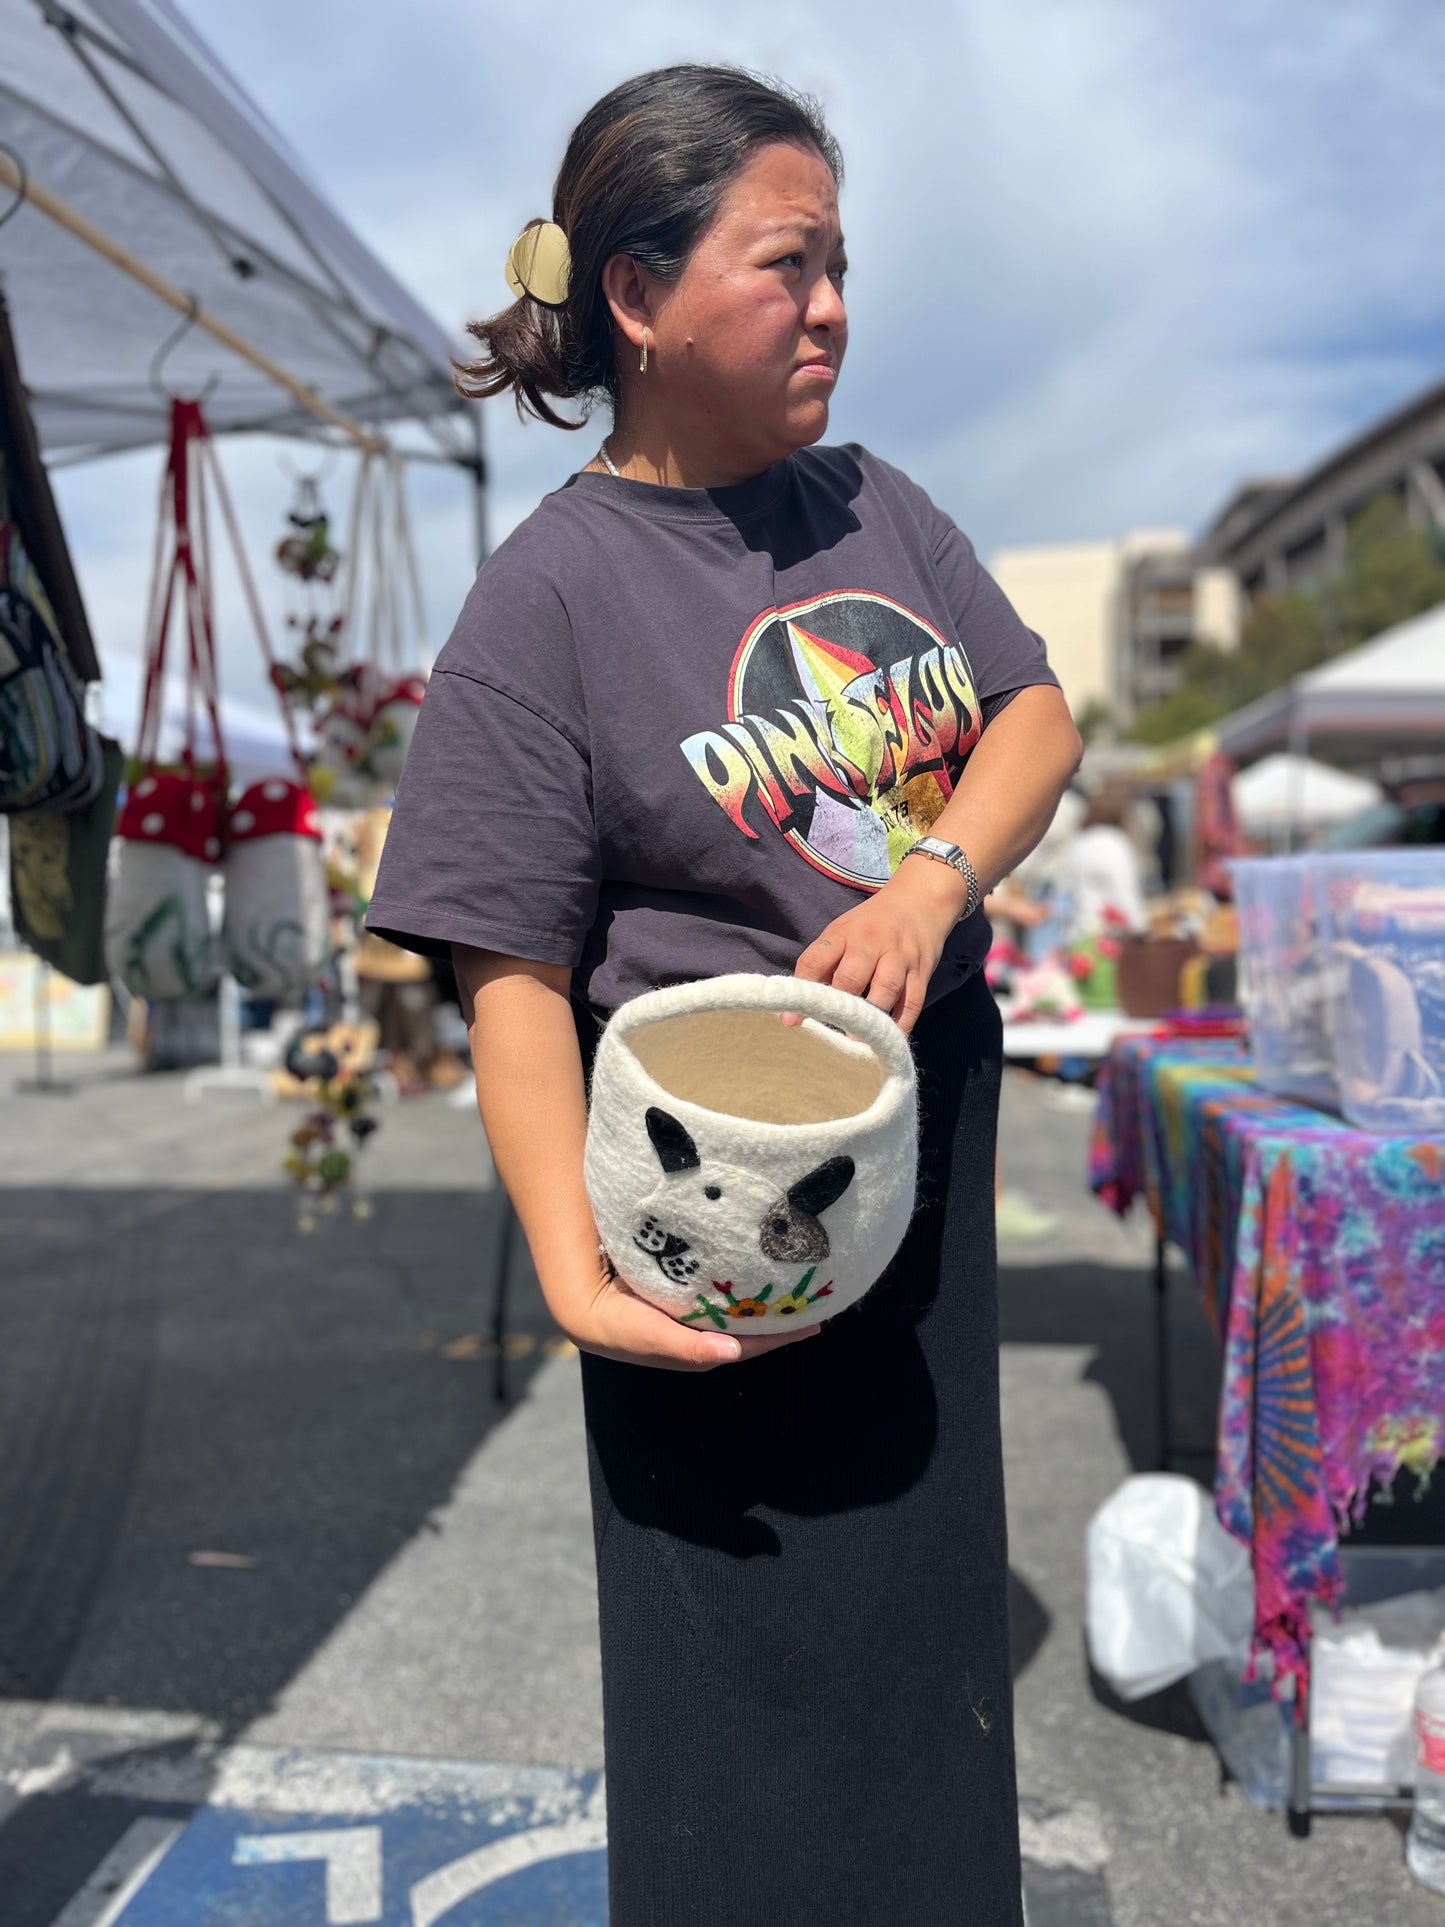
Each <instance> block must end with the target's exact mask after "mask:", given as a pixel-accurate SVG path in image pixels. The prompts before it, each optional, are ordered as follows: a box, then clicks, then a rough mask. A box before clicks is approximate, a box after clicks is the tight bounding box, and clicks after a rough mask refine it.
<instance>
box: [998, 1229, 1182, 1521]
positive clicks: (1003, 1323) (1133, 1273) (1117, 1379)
mask: <svg viewBox="0 0 1445 1927" xmlns="http://www.w3.org/2000/svg"><path fill="white" fill-rule="evenodd" d="M998 1289H999V1337H1000V1341H1001V1342H1002V1343H1003V1344H1005V1345H1078V1346H1090V1347H1092V1348H1093V1354H1094V1355H1093V1357H1092V1358H1091V1359H1090V1360H1089V1362H1088V1364H1087V1365H1086V1366H1085V1367H1084V1370H1083V1374H1082V1376H1083V1379H1084V1381H1085V1383H1087V1384H1092V1385H1098V1386H1100V1387H1101V1388H1102V1390H1103V1391H1104V1392H1105V1393H1106V1394H1107V1395H1108V1398H1109V1401H1110V1403H1111V1404H1112V1406H1113V1408H1114V1420H1115V1424H1116V1426H1117V1428H1118V1433H1119V1440H1120V1443H1121V1444H1122V1446H1123V1448H1124V1451H1125V1453H1126V1455H1127V1457H1128V1460H1129V1467H1130V1470H1131V1471H1134V1472H1153V1471H1157V1470H1158V1439H1157V1433H1156V1425H1155V1409H1154V1398H1155V1391H1154V1387H1155V1361H1154V1287H1153V1282H1152V1279H1151V1277H1150V1275H1149V1273H1148V1272H1147V1271H1146V1270H1141V1269H1138V1268H1132V1267H1125V1266H1121V1265H1107V1264H1094V1263H1070V1262H1067V1261H1065V1262H1061V1263H1057V1264H1047V1263H1044V1264H1038V1265H1032V1266H1030V1265H1020V1264H1018V1263H1016V1262H1011V1263H1009V1264H1006V1265H1003V1266H1001V1267H1000V1269H999V1278H998ZM1168 1299H1169V1373H1170V1380H1171V1399H1170V1405H1171V1410H1172V1414H1173V1417H1172V1431H1173V1438H1174V1441H1175V1443H1176V1445H1177V1446H1179V1447H1180V1448H1182V1450H1181V1452H1180V1456H1179V1457H1178V1459H1177V1460H1176V1461H1175V1463H1174V1464H1173V1466H1172V1467H1171V1469H1172V1470H1174V1471H1180V1472H1188V1473H1190V1474H1191V1475H1192V1476H1194V1477H1196V1478H1198V1479H1200V1480H1201V1481H1202V1482H1203V1483H1204V1484H1206V1485H1207V1484H1209V1483H1210V1481H1211V1480H1212V1478H1213V1461H1214V1443H1213V1441H1214V1422H1215V1413H1216V1411H1217V1409H1218V1405H1219V1382H1220V1357H1219V1343H1218V1340H1217V1339H1216V1338H1215V1336H1214V1332H1213V1329H1212V1328H1211V1326H1210V1324H1209V1321H1208V1319H1207V1318H1206V1317H1205V1316H1204V1313H1203V1311H1202V1310H1201V1308H1200V1305H1199V1302H1198V1300H1197V1299H1196V1298H1195V1296H1194V1292H1193V1290H1192V1288H1191V1286H1190V1283H1189V1280H1188V1278H1187V1277H1186V1276H1185V1275H1184V1273H1183V1272H1182V1271H1180V1270H1178V1269H1177V1268H1176V1269H1173V1270H1171V1273H1170V1279H1169V1294H1168Z"/></svg>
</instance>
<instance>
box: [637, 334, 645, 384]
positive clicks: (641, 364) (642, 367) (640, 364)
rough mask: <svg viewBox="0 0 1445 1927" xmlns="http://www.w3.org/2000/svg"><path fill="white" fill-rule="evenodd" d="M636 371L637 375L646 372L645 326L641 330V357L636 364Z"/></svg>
mask: <svg viewBox="0 0 1445 1927" xmlns="http://www.w3.org/2000/svg"><path fill="white" fill-rule="evenodd" d="M637 372H638V374H639V375H645V374H646V373H647V330H646V328H644V329H643V331H642V359H641V360H640V361H639V362H638V364H637Z"/></svg>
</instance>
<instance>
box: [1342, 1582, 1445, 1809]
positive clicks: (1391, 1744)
mask: <svg viewBox="0 0 1445 1927" xmlns="http://www.w3.org/2000/svg"><path fill="white" fill-rule="evenodd" d="M1313 1633H1314V1636H1313V1639H1312V1640H1311V1642H1310V1744H1311V1747H1312V1749H1313V1757H1314V1777H1315V1779H1316V1780H1317V1781H1318V1782H1319V1783H1321V1784H1322V1785H1323V1786H1325V1787H1329V1786H1330V1785H1332V1784H1348V1785H1351V1786H1379V1787H1390V1786H1412V1785H1413V1784H1414V1780H1415V1733H1414V1726H1413V1719H1414V1711H1415V1688H1416V1687H1417V1686H1418V1685H1419V1683H1420V1675H1421V1674H1422V1673H1423V1672H1424V1671H1425V1669H1426V1667H1427V1666H1429V1664H1430V1662H1431V1660H1432V1659H1433V1657H1434V1654H1435V1649H1436V1646H1437V1644H1438V1643H1439V1641H1440V1640H1441V1638H1442V1637H1445V1588H1441V1589H1439V1590H1437V1591H1434V1592H1413V1593H1404V1594H1400V1595H1397V1596H1396V1597H1395V1598H1393V1599H1382V1600H1378V1601H1376V1602H1375V1603H1374V1604H1372V1605H1368V1606H1356V1607H1354V1608H1352V1609H1351V1610H1349V1611H1347V1612H1343V1613H1341V1614H1340V1616H1339V1618H1338V1619H1336V1618H1335V1617H1334V1616H1333V1614H1331V1613H1330V1612H1328V1611H1327V1610H1319V1611H1316V1612H1315V1614H1314V1615H1313Z"/></svg>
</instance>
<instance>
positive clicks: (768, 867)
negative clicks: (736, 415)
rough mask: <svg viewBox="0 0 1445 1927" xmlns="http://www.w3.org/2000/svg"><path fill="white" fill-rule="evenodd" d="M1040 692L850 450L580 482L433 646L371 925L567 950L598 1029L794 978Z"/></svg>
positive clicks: (962, 582)
mask: <svg viewBox="0 0 1445 1927" xmlns="http://www.w3.org/2000/svg"><path fill="white" fill-rule="evenodd" d="M1056 680H1057V679H1056V678H1055V676H1054V675H1053V672H1052V671H1051V670H1050V669H1049V667H1048V663H1047V661H1046V659H1045V655H1044V647H1043V644H1042V642H1040V640H1039V638H1038V637H1037V636H1035V635H1034V634H1033V633H1032V632H1031V631H1030V630H1028V629H1026V628H1025V627H1024V625H1023V623H1022V622H1021V621H1020V620H1019V618H1018V616H1017V615H1016V614H1015V613H1014V611H1013V609H1012V608H1011V607H1010V605H1009V603H1008V602H1007V601H1006V599H1005V598H1004V596H1003V593H1002V591H1001V590H1000V589H999V588H998V585H997V584H996V583H995V582H994V581H993V579H992V577H991V576H989V574H988V573H987V571H986V570H985V569H984V568H983V567H982V565H981V564H980V563H979V560H978V557H977V556H976V554H975V553H974V549H973V545H972V543H970V542H969V540H968V538H967V536H965V535H963V534H961V533H960V531H959V530H958V529H957V528H956V527H955V525H954V524H953V523H952V522H951V521H950V520H949V518H948V517H947V516H946V515H944V514H943V513H942V512H941V511H940V510H938V509H937V508H935V507H934V505H933V503H932V502H931V501H930V500H929V499H928V497H927V496H926V495H925V494H924V493H923V491H922V490H921V489H919V488H917V487H916V486H915V485H914V484H913V483H912V482H910V481H909V480H908V479H907V477H906V476H904V475H902V474H900V473H899V471H898V470H897V469H895V468H891V467H890V466H889V465H888V464H887V463H886V462H882V461H879V460H878V458H877V457H876V456H873V455H870V454H868V452H867V451H866V450H865V449H862V448H858V447H855V446H848V447H842V448H813V449H805V450H803V451H801V452H799V453H798V454H796V455H793V456H790V457H789V458H788V459H787V460H786V461H782V462H779V463H777V464H776V465H775V466H774V467H772V468H770V469H768V470H767V471H766V472H765V473H764V474H762V475H759V476H756V477H755V478H754V479H753V480H751V481H749V482H744V483H742V484H740V485H739V486H738V487H736V488H725V489H675V488H655V487H653V486H651V485H650V484H649V483H646V482H631V481H622V480H618V479H617V478H616V477H614V476H611V475H596V474H584V475H574V476H573V477H572V479H571V481H569V482H568V483H567V484H566V486H565V487H563V488H561V489H559V490H558V491H557V492H556V494H554V495H549V496H547V497H546V499H545V500H544V501H543V502H542V503H541V504H540V506H539V507H538V508H537V510H536V511H535V513H534V514H532V515H531V516H529V517H528V519H527V520H526V521H525V522H524V523H523V524H522V525H521V527H520V528H519V529H517V530H516V532H515V533H514V534H513V535H512V536H510V537H509V538H508V540H507V541H506V542H505V543H503V545H502V546H501V548H499V549H498V550H497V552H496V554H495V555H493V556H492V557H491V559H490V560H489V561H488V562H487V563H486V564H485V565H484V566H483V568H482V569H481V571H480V573H479V574H478V576H477V580H476V583H475V585H474V586H473V588H472V591H471V593H470V594H469V595H468V597H467V600H466V604H465V606H464V608H463V610H462V613H461V616H460V618H459V619H458V622H457V626H456V628H455V630H454V631H453V633H452V636H451V639H450V641H449V642H448V643H447V645H446V647H445V648H444V649H443V650H442V653H441V655H440V656H439V657H438V659H437V664H436V669H435V671H434V672H433V675H432V678H431V682H430V685H429V686H428V689H427V693H426V700H425V701H424V702H423V704H422V709H421V716H420V720H419V721H418V724H417V729H416V735H415V738H414V739H413V742H412V745H411V750H410V753H409V754H408V757H407V761H406V769H405V773H404V775H403V778H402V781H401V785H400V788H399V790H398V793H397V799H396V812H395V815H394V817H393V820H392V825H391V830H390V833H389V835H388V837H387V842H386V849H385V852H384V855H383V858H382V863H381V870H380V875H379V876H378V879H377V886H376V892H375V894H374V896H373V897H372V901H371V908H370V911H369V914H368V917H367V922H368V925H369V926H370V928H371V929H373V930H377V931H379V932H380V933H381V934H382V935H383V936H386V937H390V938H391V939H392V940H393V941H394V942H396V943H400V944H404V945H406V946H408V947H409V948H412V949H416V950H423V951H432V952H437V953H442V954H444V953H445V952H446V949H447V946H448V945H449V944H451V943H463V944H473V945H476V946H477V947H478V948H481V949H485V950H498V951H503V952H506V953H507V954H509V955H512V956H517V957H527V958H532V959H535V960H536V961H538V962H542V963H554V964H569V965H572V966H573V967H574V968H575V970H576V973H577V974H576V978H575V984H576V988H577V991H578V992H579V993H580V995H581V996H583V997H584V998H585V999H586V1001H587V1002H588V1003H590V1004H591V1006H592V1008H593V1009H594V1010H595V1011H596V1012H597V1013H598V1014H599V1015H602V1016H606V1015H607V1014H608V1013H610V1012H611V1011H613V1010H615V1009H616V1008H617V1006H618V1005H619V1004H621V1003H623V1002H625V1001H626V1000H627V999H628V998H629V997H633V996H636V995H637V994H638V993H639V992H641V991H644V990H651V989H655V988H657V987H658V986H660V985H664V984H674V983H682V982H688V981H691V980H692V979H694V978H697V977H711V976H718V975H720V974H722V973H723V972H725V971H731V970H760V971H771V972H780V973H782V972H791V970H792V968H793V965H794V963H795V962H796V960H797V957H798V954H799V952H800V951H801V950H802V949H803V948H804V947H805V946H806V945H807V944H809V943H811V941H812V940H813V938H814V937H816V936H817V935H818V933H819V932H820V931H821V930H822V929H823V927H824V925H825V924H827V923H829V922H831V921H832V919H833V918H834V917H837V916H839V915H841V914H842V913H843V912H844V911H845V910H848V909H850V908H851V907H852V906H853V905H854V904H856V903H858V902H859V900H860V897H861V896H862V895H863V894H864V893H867V892H870V891H873V890H877V889H878V888H879V887H880V886H881V885H882V884H884V883H886V882H887V880H888V878H889V876H890V875H891V874H892V872H893V871H894V870H895V869H896V868H897V866H898V863H899V860H900V859H901V857H902V856H903V853H904V851H905V850H906V849H907V848H908V846H909V845H910V844H911V843H912V842H913V841H914V840H915V839H916V838H917V837H919V836H922V835H925V834H926V833H927V831H928V828H929V826H930V824H932V822H933V821H934V819H935V818H936V817H937V815H938V813H939V812H940V810H942V808H943V806H944V804H945V802H946V801H947V799H948V797H949V795H950V794H951V792H952V785H953V782H954V781H955V779H956V778H957V776H958V773H959V771H960V770H961V768H962V767H963V764H964V763H965V762H966V760H967V758H968V754H969V752H970V750H971V749H972V748H973V746H974V744H975V743H976V742H977V741H978V737H979V733H980V730H981V729H982V728H985V727H987V725H988V724H989V723H990V722H991V721H992V719H993V718H994V717H995V716H996V715H997V714H998V712H999V711H1000V710H1001V709H1002V708H1003V707H1004V705H1005V704H1006V703H1007V702H1008V700H1009V699H1010V698H1011V697H1012V696H1014V695H1016V694H1017V692H1018V691H1019V690H1020V689H1024V688H1027V687H1028V686H1029V685H1031V684H1035V683H1049V684H1056ZM960 841H962V842H963V844H964V846H965V848H966V847H967V841H968V839H967V833H966V831H965V833H964V835H963V836H962V838H961V839H960ZM988 940H989V934H988V926H987V923H986V922H985V920H984V917H983V915H982V913H981V912H980V913H977V914H975V915H974V916H972V917H970V918H969V919H968V920H967V922H966V923H963V924H961V925H960V926H959V927H958V929H956V930H955V931H954V932H953V934H952V936H951V937H950V939H949V943H948V946H947V949H946V951H945V955H944V959H943V961H942V962H941V963H940V965H939V967H938V971H937V973H936V974H935V977H934V981H933V984H932V986H931V987H930V998H931V999H932V998H936V997H938V996H940V995H941V994H943V993H944V992H945V991H947V990H951V989H953V988H954V987H956V986H957V985H958V984H960V983H962V982H963V981H964V980H965V979H966V978H967V977H968V976H969V975H970V974H971V973H972V972H973V971H974V970H975V969H976V968H977V967H978V965H979V963H980V961H981V960H982V957H983V955H984V953H985V951H986V949H987V947H988Z"/></svg>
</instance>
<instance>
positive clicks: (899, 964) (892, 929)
mask: <svg viewBox="0 0 1445 1927" xmlns="http://www.w3.org/2000/svg"><path fill="white" fill-rule="evenodd" d="M967 899H968V885H967V883H966V882H965V880H964V879H963V878H962V877H961V876H959V875H958V873H957V872H956V871H955V870H951V869H950V868H949V867H948V865H947V864H946V863H936V862H935V861H934V860H933V859H932V858H931V857H926V856H917V857H914V858H912V859H911V860H909V861H905V862H903V863H900V864H899V866H898V868H897V870H896V871H895V872H894V873H893V875H892V877H890V879H889V880H888V882H887V883H885V884H884V886H883V888H882V889H881V890H880V891H878V893H877V895H876V896H872V897H869V898H868V899H867V901H866V902H864V903H860V904H859V905H858V907H857V908H856V909H854V910H847V911H845V912H844V913H843V915H842V916H841V917H835V918H834V919H833V921H832V922H831V923H830V924H829V925H828V927H827V928H826V930H824V931H823V932H822V934H821V935H820V936H818V937H816V938H815V939H814V940H813V942H812V943H810V944H809V945H808V947H807V949H806V950H805V951H804V952H803V954H802V956H801V957H799V959H798V962H797V966H796V968H795V969H794V972H793V974H794V976H795V977H803V978H806V979H807V980H808V982H810V983H815V984H832V985H833V986H834V988H835V989H837V990H846V991H849V992H851V993H852V994H853V995H854V996H856V997H866V998H867V999H868V1002H869V1003H870V1004H876V1005H877V1006H878V1008H879V1009H880V1010H886V1011H887V1012H888V1013H889V1014H890V1016H892V1018H893V1019H894V1021H895V1022H896V1023H897V1024H898V1026H899V1028H900V1029H902V1030H904V1031H910V1030H912V1028H913V1026H914V1024H915V1023H916V1021H917V1019H918V1013H919V1012H920V1011H921V1010H922V1009H923V1000H924V998H925V997H926V996H927V994H928V985H929V981H930V979H931V978H932V976H933V973H934V970H935V969H936V968H937V965H938V959H939V958H940V957H941V956H942V954H943V946H944V944H945V942H946V941H947V939H948V933H949V931H950V930H952V928H953V926H954V924H955V923H957V921H958V919H959V916H960V915H961V914H962V911H963V908H964V905H965V903H966V902H967Z"/></svg>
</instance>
